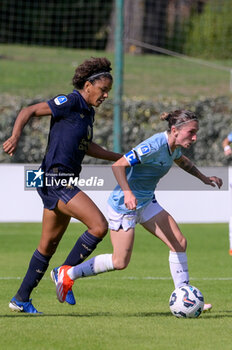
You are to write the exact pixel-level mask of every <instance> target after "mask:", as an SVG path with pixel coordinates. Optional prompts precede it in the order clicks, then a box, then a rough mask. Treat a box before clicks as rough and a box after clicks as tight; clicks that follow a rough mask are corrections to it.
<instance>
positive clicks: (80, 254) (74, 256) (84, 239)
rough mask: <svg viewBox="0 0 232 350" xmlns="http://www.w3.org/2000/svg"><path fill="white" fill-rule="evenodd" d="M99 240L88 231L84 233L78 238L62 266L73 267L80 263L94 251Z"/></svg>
mask: <svg viewBox="0 0 232 350" xmlns="http://www.w3.org/2000/svg"><path fill="white" fill-rule="evenodd" d="M101 240H102V239H101V238H98V237H95V236H93V235H91V233H89V232H88V231H85V232H84V233H83V235H81V236H80V237H79V238H78V240H77V242H76V244H75V246H74V247H73V249H72V250H71V252H70V253H69V255H68V257H67V258H66V260H65V262H64V263H63V265H69V266H75V265H78V264H80V263H82V261H84V260H85V259H86V258H87V257H88V256H89V255H90V254H91V253H92V252H93V251H94V249H95V248H96V246H97V245H98V243H99V242H101Z"/></svg>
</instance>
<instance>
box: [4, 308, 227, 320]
mask: <svg viewBox="0 0 232 350" xmlns="http://www.w3.org/2000/svg"><path fill="white" fill-rule="evenodd" d="M14 317H34V318H37V317H76V318H84V317H120V318H121V317H140V318H142V317H173V315H172V314H171V313H170V312H136V313H115V312H89V313H86V314H85V313H67V314H65V313H64V314H57V313H54V314H52V313H49V314H46V313H45V314H42V315H41V314H40V315H37V314H24V313H17V314H11V315H6V314H5V315H0V318H14ZM200 318H201V319H206V320H207V319H223V318H232V310H231V311H230V310H224V311H218V312H217V313H212V312H208V313H204V314H202V315H201V316H200Z"/></svg>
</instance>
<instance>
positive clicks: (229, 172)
mask: <svg viewBox="0 0 232 350" xmlns="http://www.w3.org/2000/svg"><path fill="white" fill-rule="evenodd" d="M27 165H28V164H27ZM24 166H25V164H0V174H1V176H0V193H1V198H4V201H3V200H2V201H1V203H0V222H41V220H42V210H43V207H42V201H41V199H40V197H39V195H38V194H37V192H36V190H35V189H33V190H25V167H24ZM85 167H87V165H86V166H84V167H83V172H85ZM109 171H111V170H110V166H109ZM175 171H176V169H175V168H172V169H171V171H170V172H169V174H168V175H167V177H165V178H164V179H163V180H162V181H161V183H162V187H158V190H157V192H156V197H157V200H158V201H159V203H160V204H161V205H162V206H163V207H164V208H165V209H166V210H167V211H169V213H170V214H171V215H173V216H174V217H175V219H176V220H177V222H179V223H217V222H218V223H219V222H228V221H229V217H230V212H231V210H232V207H231V193H230V191H229V180H228V179H229V178H232V168H231V167H230V168H225V169H224V170H223V172H221V171H222V168H204V173H206V174H208V175H212V174H214V175H218V176H222V177H223V180H224V185H223V188H222V189H221V190H218V189H213V188H209V187H208V186H204V185H201V183H200V181H199V180H198V179H194V178H193V177H192V176H190V175H189V174H187V173H185V172H183V171H180V173H179V175H181V176H179V175H178V176H175ZM90 173H91V172H90ZM104 173H105V169H104ZM183 182H185V183H186V184H188V186H189V187H188V188H186V189H185V190H181V188H182V187H183V186H182V185H183ZM171 183H173V187H170V184H171ZM178 186H179V188H180V189H179V190H177V189H178ZM159 188H160V190H159ZM9 189H10V192H9ZM109 193H110V192H109V189H107V190H106V191H105V190H101V195H100V196H99V189H98V190H97V191H93V190H91V191H87V194H88V195H89V196H90V197H91V198H92V199H93V201H94V202H95V203H96V204H97V206H98V207H99V208H100V210H101V211H102V212H103V213H104V214H105V215H107V212H106V205H107V199H108V196H109ZM22 203H24V205H22ZM73 221H75V220H73Z"/></svg>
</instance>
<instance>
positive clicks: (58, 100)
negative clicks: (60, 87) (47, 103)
mask: <svg viewBox="0 0 232 350" xmlns="http://www.w3.org/2000/svg"><path fill="white" fill-rule="evenodd" d="M67 101H68V99H67V97H66V96H64V95H62V96H57V97H56V98H55V99H54V102H55V104H56V105H57V106H60V105H62V104H63V103H65V102H67Z"/></svg>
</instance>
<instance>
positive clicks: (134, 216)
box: [56, 110, 222, 310]
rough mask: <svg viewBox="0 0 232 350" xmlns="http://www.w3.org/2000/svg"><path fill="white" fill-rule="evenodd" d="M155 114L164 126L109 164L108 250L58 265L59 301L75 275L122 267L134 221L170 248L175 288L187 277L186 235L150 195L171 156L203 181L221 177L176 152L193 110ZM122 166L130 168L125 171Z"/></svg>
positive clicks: (190, 129) (188, 138) (184, 142)
mask: <svg viewBox="0 0 232 350" xmlns="http://www.w3.org/2000/svg"><path fill="white" fill-rule="evenodd" d="M161 119H162V120H166V121H167V122H168V127H169V128H168V131H165V132H161V133H158V134H155V135H153V136H151V137H150V138H148V139H147V140H145V141H143V142H142V143H140V144H139V145H138V146H136V147H135V148H133V149H132V150H131V151H130V152H128V153H127V154H125V155H124V156H123V157H122V158H120V159H119V160H118V161H116V162H115V163H114V164H113V172H114V175H115V177H116V179H117V181H118V185H117V186H116V188H115V189H114V191H113V192H112V193H111V195H110V197H109V200H108V220H109V228H110V230H111V241H112V244H113V254H102V255H98V256H96V257H94V258H92V259H90V260H88V261H86V262H84V263H82V264H80V265H77V266H74V267H70V266H61V267H60V268H59V273H58V283H57V286H56V292H57V297H58V300H59V301H60V302H64V300H65V297H66V294H67V292H68V291H69V290H70V289H71V288H72V285H73V282H74V280H75V279H77V278H81V277H86V276H91V275H97V274H99V273H102V272H106V271H112V270H121V269H124V268H126V267H127V265H128V264H129V261H130V258H131V254H132V248H133V243H134V234H135V225H136V223H140V224H141V225H142V226H143V227H144V228H145V229H146V230H147V231H149V232H150V233H152V234H153V235H154V236H156V237H158V238H159V239H161V240H162V241H163V242H164V243H165V244H166V245H167V246H168V248H169V249H170V253H169V265H170V271H171V275H172V278H173V281H174V285H175V288H177V287H180V286H183V285H187V284H188V283H189V273H188V264H187V255H186V245H187V241H186V238H185V237H184V236H183V234H182V233H181V231H180V229H179V227H178V225H177V223H176V222H175V220H174V219H173V217H172V216H171V215H170V214H169V213H168V212H166V211H165V210H164V209H163V208H162V207H161V206H160V205H159V203H158V202H157V201H156V199H155V196H154V191H155V188H156V185H157V183H158V182H159V180H160V179H161V178H162V177H163V176H164V175H165V174H166V173H167V172H168V171H169V169H170V168H171V166H172V164H173V161H174V162H175V163H176V164H177V165H178V166H179V167H181V168H182V169H183V170H185V171H187V172H188V173H190V174H191V175H193V176H195V177H197V178H199V180H201V181H202V182H203V183H205V184H206V185H210V186H213V187H215V186H216V185H217V186H218V188H220V187H221V186H222V180H221V179H220V178H218V177H216V176H212V177H208V176H205V175H204V174H202V173H201V172H200V171H199V170H198V169H197V168H196V167H195V166H194V164H193V163H192V162H191V161H190V160H189V159H188V158H187V157H186V156H184V155H182V153H181V147H184V148H189V147H190V146H191V145H192V143H194V142H195V141H196V139H197V136H196V134H197V131H198V119H197V116H196V115H195V114H194V113H192V112H190V111H186V110H177V111H174V112H171V113H163V114H162V115H161ZM128 167H130V171H129V173H128V174H127V172H126V169H127V168H128ZM204 308H205V310H206V309H210V308H211V304H205V307H204Z"/></svg>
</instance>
